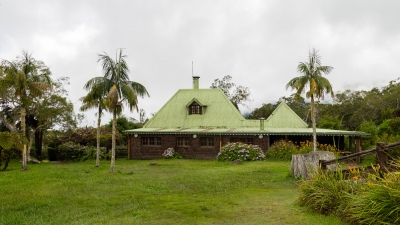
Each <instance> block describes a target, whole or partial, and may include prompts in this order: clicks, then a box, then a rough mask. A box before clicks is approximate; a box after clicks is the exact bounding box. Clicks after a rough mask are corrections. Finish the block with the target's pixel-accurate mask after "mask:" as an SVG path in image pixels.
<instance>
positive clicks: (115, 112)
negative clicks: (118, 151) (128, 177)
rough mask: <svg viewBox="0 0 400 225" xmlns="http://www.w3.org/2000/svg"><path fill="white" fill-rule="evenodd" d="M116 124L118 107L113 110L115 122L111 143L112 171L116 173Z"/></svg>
mask: <svg viewBox="0 0 400 225" xmlns="http://www.w3.org/2000/svg"><path fill="white" fill-rule="evenodd" d="M116 124H117V109H116V108H114V110H113V124H112V139H111V140H112V143H111V167H110V173H114V167H115V133H116V130H117V128H116Z"/></svg>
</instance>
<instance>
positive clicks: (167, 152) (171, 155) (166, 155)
mask: <svg viewBox="0 0 400 225" xmlns="http://www.w3.org/2000/svg"><path fill="white" fill-rule="evenodd" d="M162 156H164V158H166V159H170V158H174V156H175V150H174V149H173V148H167V150H165V151H164V153H163V154H162Z"/></svg>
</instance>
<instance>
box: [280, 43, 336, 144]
mask: <svg viewBox="0 0 400 225" xmlns="http://www.w3.org/2000/svg"><path fill="white" fill-rule="evenodd" d="M317 53H318V51H316V50H315V49H313V51H312V52H309V55H308V62H300V63H299V65H298V66H297V71H298V72H299V73H301V74H302V76H299V77H295V78H293V79H291V80H290V81H289V82H288V83H287V85H286V89H288V88H292V89H295V90H296V96H300V94H301V93H303V92H306V98H310V99H311V104H310V105H311V122H312V128H313V143H314V151H316V150H317V135H316V127H317V123H316V119H317V118H316V117H317V110H316V106H315V100H319V99H324V96H325V93H326V94H331V96H332V97H333V96H334V93H333V90H332V85H331V83H330V82H329V80H328V79H326V78H325V77H323V76H322V75H324V74H325V75H327V74H329V73H330V72H331V71H332V70H333V67H331V66H322V65H321V57H320V56H319V55H318V54H317ZM307 87H308V90H306V89H307Z"/></svg>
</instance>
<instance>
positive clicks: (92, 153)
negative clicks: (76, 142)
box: [81, 146, 106, 161]
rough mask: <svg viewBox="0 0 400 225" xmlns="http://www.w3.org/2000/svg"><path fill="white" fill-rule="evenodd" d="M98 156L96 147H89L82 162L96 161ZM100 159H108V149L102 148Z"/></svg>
mask: <svg viewBox="0 0 400 225" xmlns="http://www.w3.org/2000/svg"><path fill="white" fill-rule="evenodd" d="M96 156H97V148H96V147H94V146H88V147H86V148H85V155H84V156H83V157H82V159H81V160H82V161H86V160H96ZM99 156H100V159H104V158H105V157H106V149H105V148H100V155H99Z"/></svg>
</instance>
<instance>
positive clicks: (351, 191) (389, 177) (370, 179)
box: [297, 161, 400, 224]
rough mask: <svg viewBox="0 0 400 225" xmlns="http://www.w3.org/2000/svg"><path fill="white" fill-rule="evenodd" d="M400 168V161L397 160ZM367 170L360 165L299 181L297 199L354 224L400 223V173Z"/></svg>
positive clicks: (310, 206)
mask: <svg viewBox="0 0 400 225" xmlns="http://www.w3.org/2000/svg"><path fill="white" fill-rule="evenodd" d="M395 164H396V166H397V167H398V168H399V167H400V162H399V161H396V162H395ZM373 169H374V171H375V173H372V174H371V173H365V172H364V171H363V169H362V168H361V169H360V168H352V169H350V174H349V175H347V174H345V173H343V172H341V171H339V172H336V173H333V172H318V173H316V174H315V175H314V176H313V177H312V178H311V179H309V180H301V181H300V183H299V190H300V197H299V198H298V200H297V202H298V203H299V204H300V205H303V206H307V207H309V208H310V209H312V210H315V211H317V212H320V213H323V214H335V215H338V216H340V217H341V218H342V219H343V220H344V221H347V222H349V223H351V224H399V222H400V207H399V201H400V192H399V190H400V182H399V181H400V173H399V172H398V171H394V172H388V173H384V174H383V173H381V172H380V168H379V166H378V167H373Z"/></svg>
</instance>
